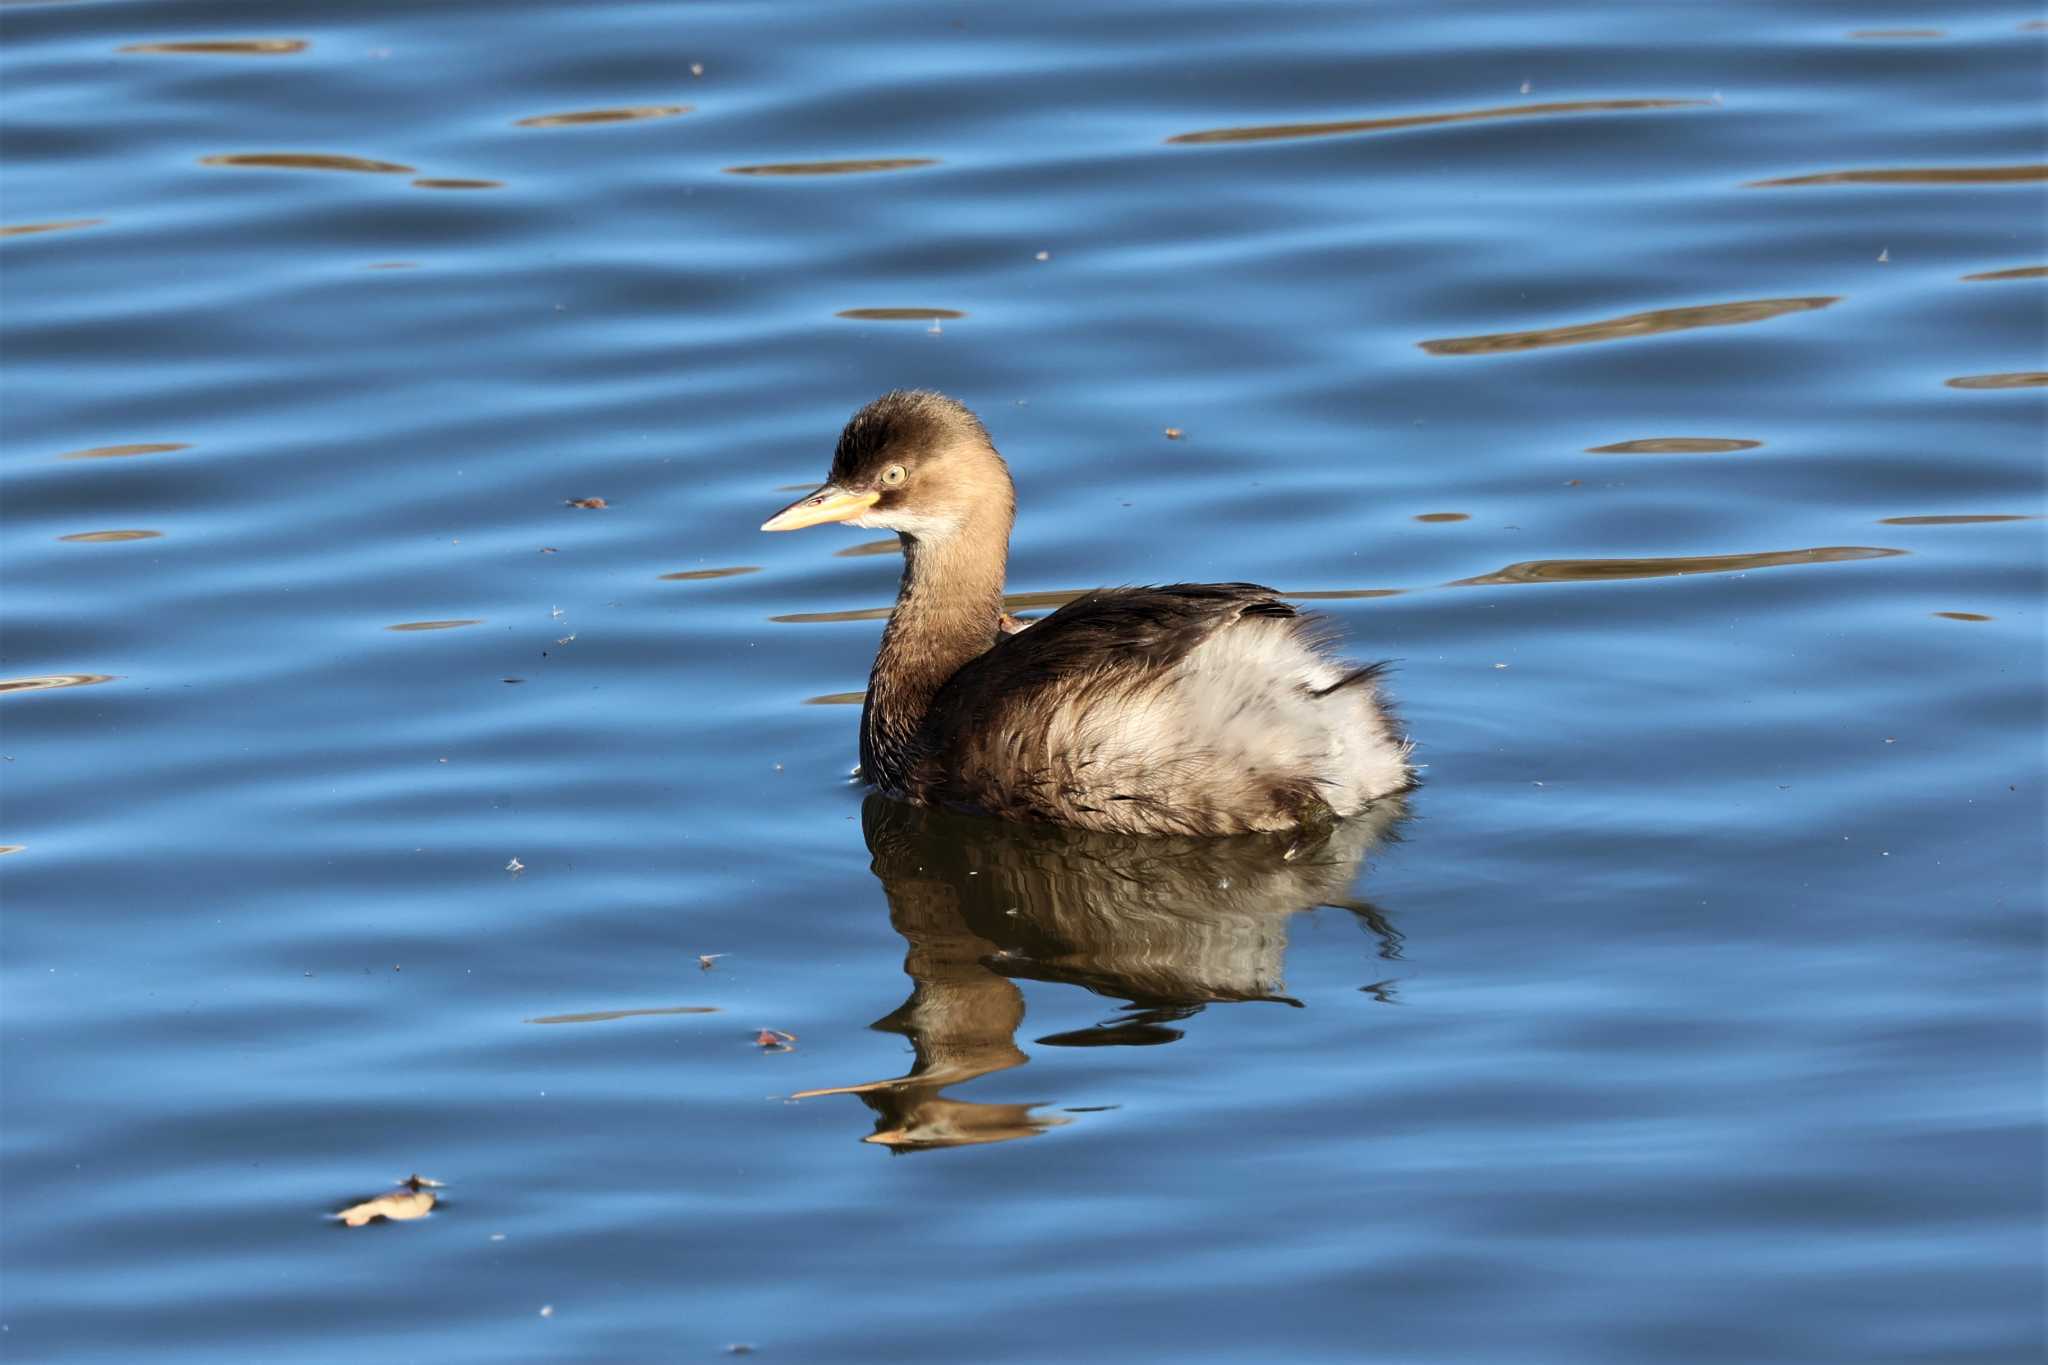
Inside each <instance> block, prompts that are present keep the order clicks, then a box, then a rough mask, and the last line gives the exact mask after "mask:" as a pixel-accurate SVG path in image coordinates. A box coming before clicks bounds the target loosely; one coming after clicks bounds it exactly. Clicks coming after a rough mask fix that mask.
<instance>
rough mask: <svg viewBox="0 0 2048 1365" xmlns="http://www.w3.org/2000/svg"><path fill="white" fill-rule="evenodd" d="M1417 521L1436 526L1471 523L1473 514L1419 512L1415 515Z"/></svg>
mask: <svg viewBox="0 0 2048 1365" xmlns="http://www.w3.org/2000/svg"><path fill="white" fill-rule="evenodd" d="M1415 519H1416V520H1417V521H1424V522H1429V523H1431V524H1436V523H1439V522H1448V521H1470V520H1472V514H1471V513H1470V512H1418V513H1416V514H1415Z"/></svg>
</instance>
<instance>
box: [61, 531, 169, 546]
mask: <svg viewBox="0 0 2048 1365" xmlns="http://www.w3.org/2000/svg"><path fill="white" fill-rule="evenodd" d="M161 535H163V532H162V531H77V532H74V533H72V534H71V535H68V536H58V537H57V539H59V540H68V541H72V542H75V543H81V544H88V545H104V544H107V543H109V542H112V541H117V540H155V539H157V538H158V537H160V536H161Z"/></svg>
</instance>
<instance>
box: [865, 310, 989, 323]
mask: <svg viewBox="0 0 2048 1365" xmlns="http://www.w3.org/2000/svg"><path fill="white" fill-rule="evenodd" d="M832 316H833V317H835V318H856V319H859V320H860V321H862V322H930V321H933V320H935V319H941V318H964V317H966V316H967V314H965V313H963V312H961V311H959V310H958V309H956V308H842V309H840V310H839V311H838V312H836V313H834V314H833V315H832Z"/></svg>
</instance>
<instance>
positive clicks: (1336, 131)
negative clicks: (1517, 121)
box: [1166, 99, 1713, 144]
mask: <svg viewBox="0 0 2048 1365" xmlns="http://www.w3.org/2000/svg"><path fill="white" fill-rule="evenodd" d="M1712 104H1713V101H1712V100H1676V99H1637V100H1565V101H1559V102H1556V103H1551V104H1505V105H1500V106H1497V107H1495V108H1491V109H1466V110H1461V111H1459V112H1457V113H1451V114H1403V115H1398V116H1395V117H1392V118H1363V119H1342V120H1338V121H1336V122H1331V123H1266V124H1255V125H1252V126H1250V127H1243V128H1205V129H1203V130H1202V131H1200V132H1197V133H1176V134H1175V135H1174V136H1172V137H1170V138H1168V139H1166V141H1167V142H1168V143H1169V144H1173V143H1181V144H1187V143H1212V142H1275V141H1279V140H1281V139H1284V138H1302V137H1337V136H1339V135H1343V134H1350V133H1391V132H1398V131H1400V130H1402V129H1407V128H1434V127H1437V126H1439V125H1442V124H1446V123H1476V122H1480V121H1482V120H1487V119H1512V118H1556V117H1559V116H1561V115H1565V114H1614V113H1633V112H1638V111H1641V110H1645V109H1699V108H1705V107H1707V106H1710V105H1712Z"/></svg>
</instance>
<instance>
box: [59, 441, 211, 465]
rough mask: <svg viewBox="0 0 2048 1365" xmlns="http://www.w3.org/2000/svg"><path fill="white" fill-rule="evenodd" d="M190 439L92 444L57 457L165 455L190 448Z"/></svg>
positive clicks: (89, 458) (94, 458)
mask: <svg viewBox="0 0 2048 1365" xmlns="http://www.w3.org/2000/svg"><path fill="white" fill-rule="evenodd" d="M191 448H192V443H191V442H190V441H141V442H137V443H136V444H134V445H125V446H94V447H93V448H92V449H91V450H70V451H66V452H65V453H64V454H62V455H59V456H58V457H57V458H58V459H60V460H116V459H122V458H124V457H126V456H129V455H167V454H169V453H170V452H171V451H174V450H190V449H191Z"/></svg>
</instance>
